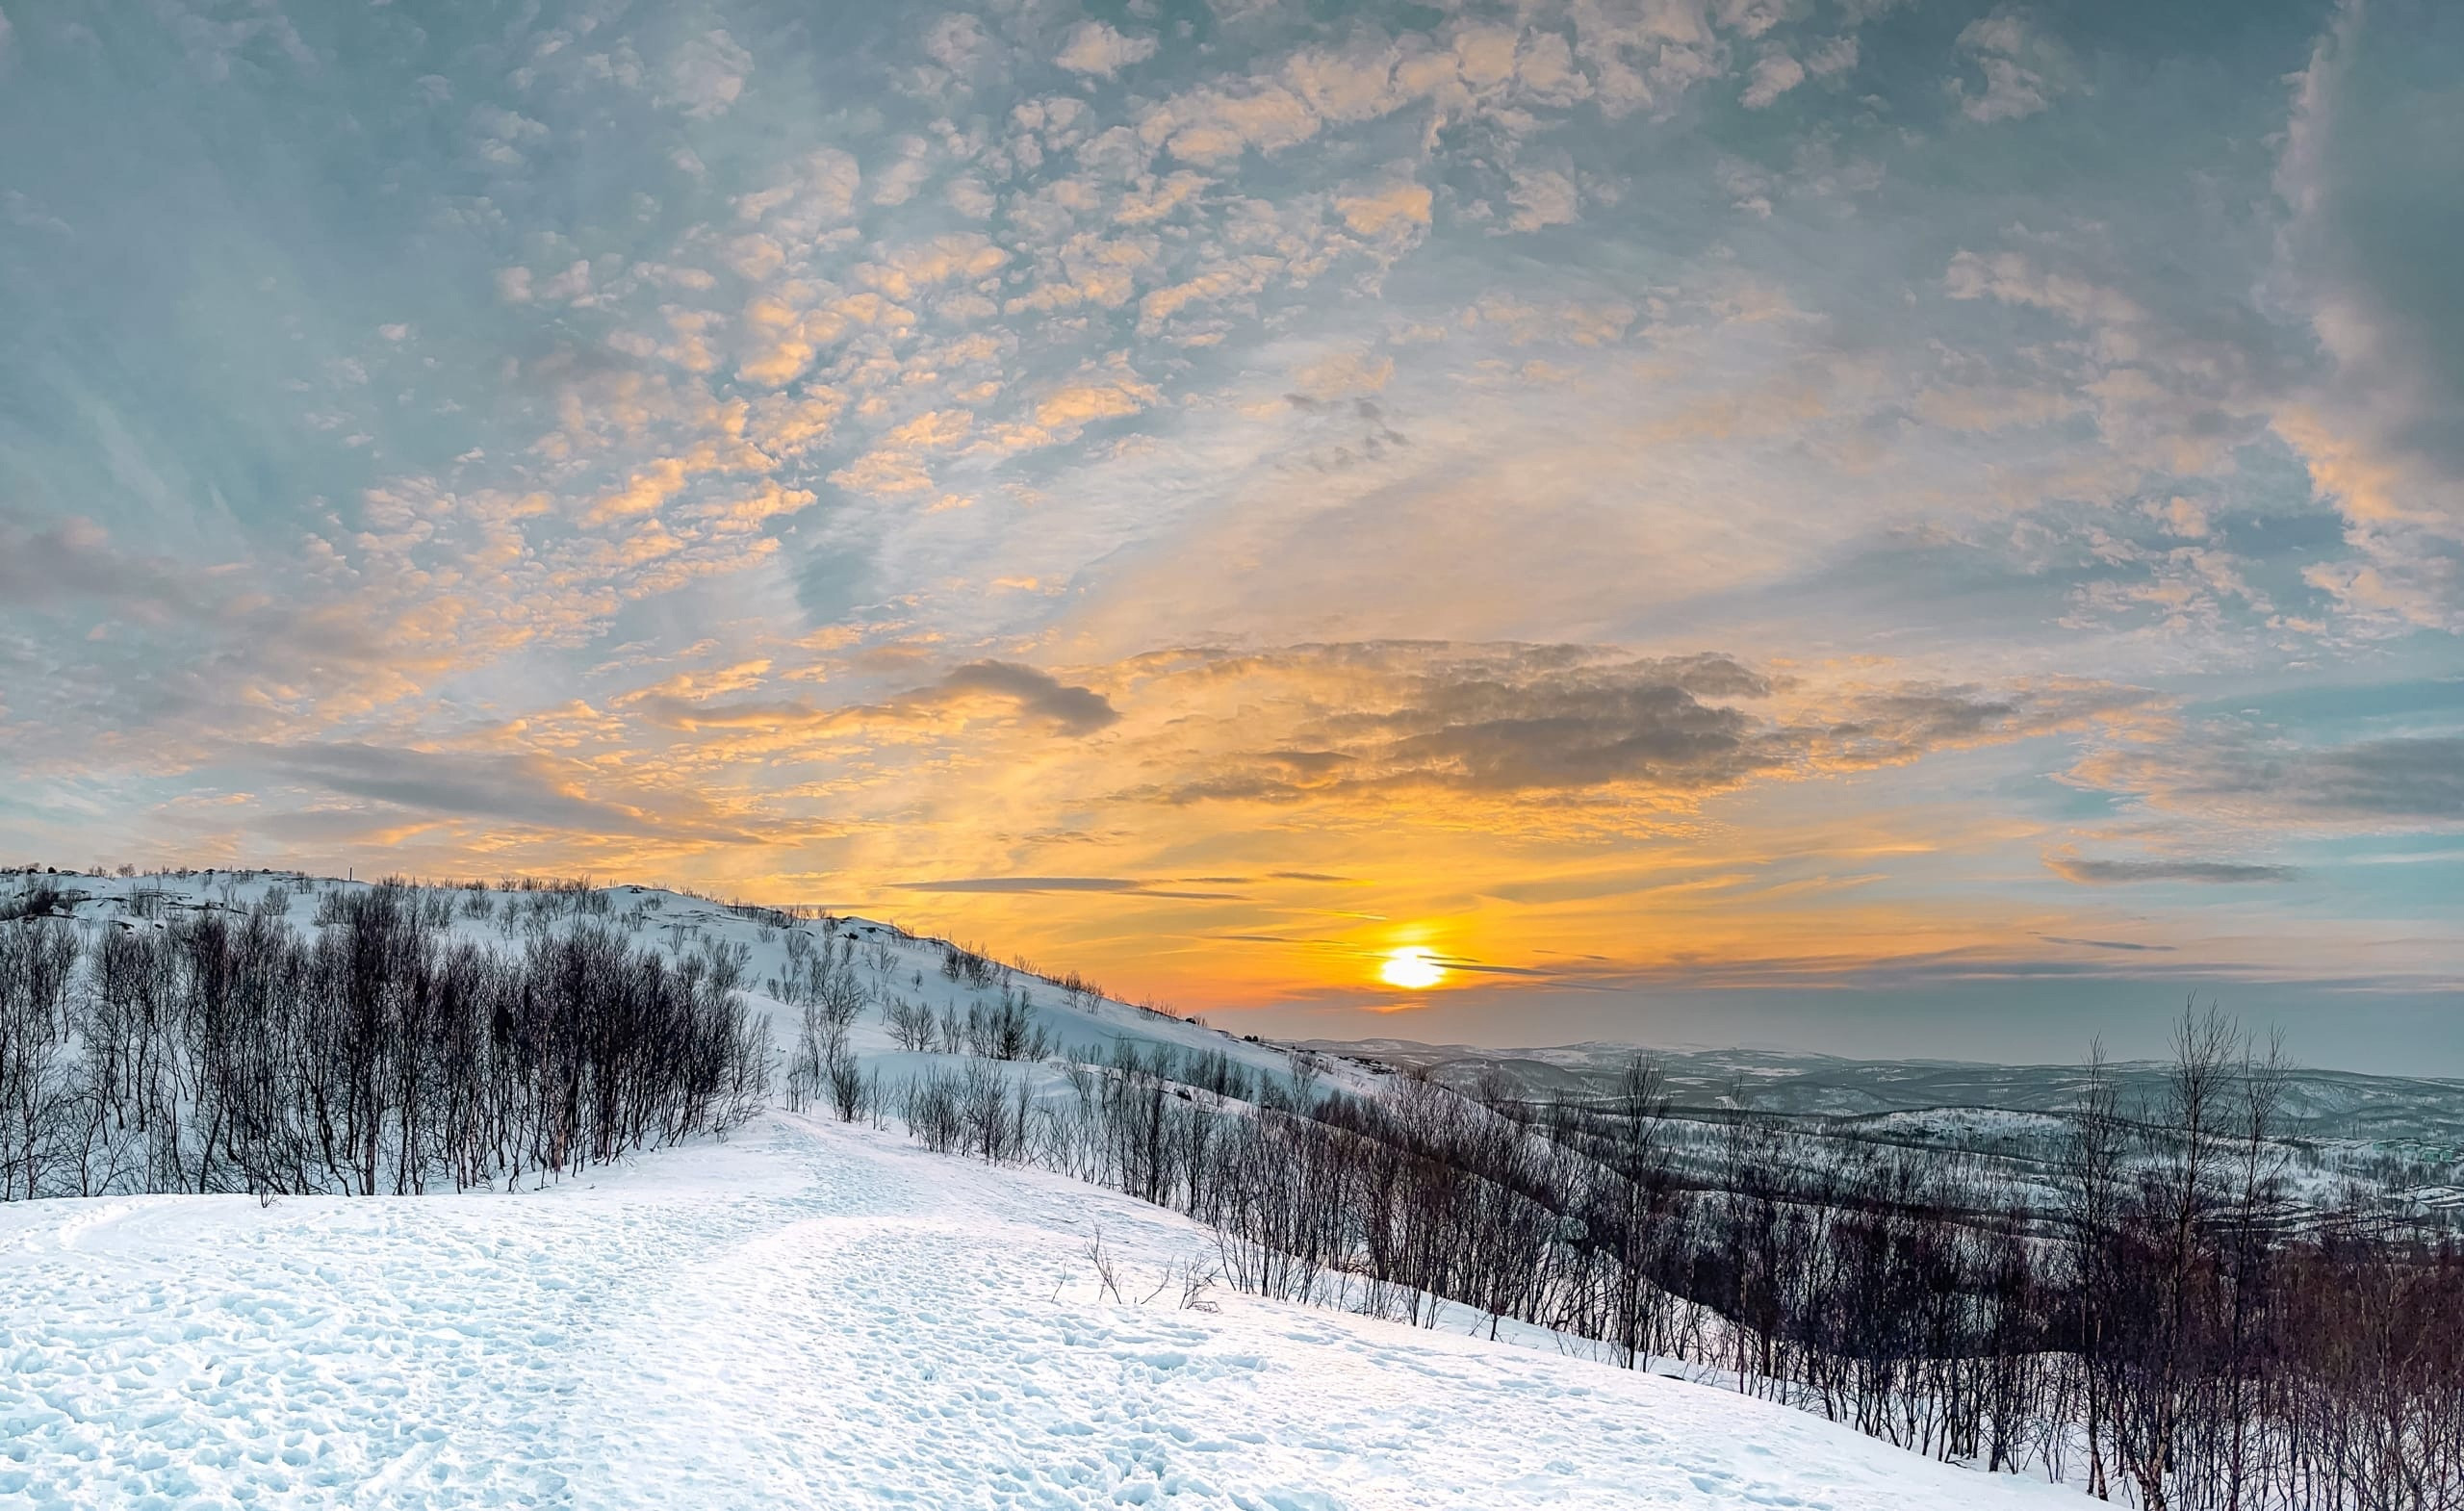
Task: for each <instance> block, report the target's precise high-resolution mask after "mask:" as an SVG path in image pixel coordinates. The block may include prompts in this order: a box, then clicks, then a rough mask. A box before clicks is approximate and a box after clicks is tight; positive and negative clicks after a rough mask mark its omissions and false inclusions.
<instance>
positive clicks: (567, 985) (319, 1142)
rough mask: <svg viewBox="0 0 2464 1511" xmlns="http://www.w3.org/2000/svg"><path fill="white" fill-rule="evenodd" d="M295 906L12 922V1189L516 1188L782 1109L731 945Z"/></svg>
mask: <svg viewBox="0 0 2464 1511" xmlns="http://www.w3.org/2000/svg"><path fill="white" fill-rule="evenodd" d="M439 898H443V899H444V902H443V906H442V907H441V908H440V907H439V906H438V903H437V900H438V899H439ZM289 901H290V894H289V893H288V892H286V891H283V890H281V889H275V890H273V891H270V892H269V893H267V894H266V896H265V897H264V898H263V899H262V900H260V901H259V902H257V903H256V904H255V905H253V906H250V907H246V908H221V907H213V908H207V909H200V910H196V911H193V912H191V913H189V914H187V915H186V916H183V917H179V918H176V919H174V920H172V921H169V922H167V923H166V924H163V925H160V926H154V925H150V924H136V925H130V926H122V925H117V924H115V925H112V926H109V927H107V928H105V929H104V930H103V931H102V932H101V933H99V934H98V935H93V936H92V937H91V938H90V940H89V939H87V938H85V937H84V936H82V935H80V934H79V933H78V932H77V929H76V927H75V926H74V925H72V924H69V923H66V922H64V921H60V920H56V919H50V918H44V917H40V916H29V917H24V918H20V919H17V920H14V921H11V922H6V923H0V1199H9V1198H25V1197H32V1196H51V1195H97V1194H104V1193H111V1192H137V1191H251V1192H257V1193H261V1194H281V1193H300V1192H311V1191H341V1192H356V1193H370V1194H372V1193H376V1192H404V1193H407V1192H415V1191H429V1190H435V1189H446V1188H449V1189H452V1190H456V1191H459V1190H467V1189H472V1188H477V1187H485V1186H492V1185H494V1186H509V1185H511V1184H513V1183H515V1182H517V1181H521V1180H525V1179H545V1178H549V1177H552V1176H554V1175H556V1174H558V1173H560V1172H565V1171H571V1170H577V1169H579V1168H581V1167H582V1166H584V1165H592V1164H603V1163H606V1162H608V1161H611V1160H614V1159H616V1158H618V1157H620V1156H622V1155H623V1154H625V1153H626V1152H628V1151H630V1150H635V1149H639V1148H642V1147H644V1146H645V1145H648V1144H651V1143H655V1142H663V1141H671V1140H677V1139H680V1138H684V1137H687V1136H690V1135H693V1134H696V1133H701V1132H706V1131H711V1130H717V1129H723V1128H725V1127H727V1126H729V1125H731V1124H732V1123H734V1122H737V1121H740V1120H741V1119H743V1118H744V1117H747V1116H749V1115H751V1114H753V1113H754V1112H755V1111H756V1110H757V1109H758V1108H759V1107H760V1106H761V1105H762V1103H763V1102H764V1100H765V1099H766V1096H767V1091H768V1088H767V1077H768V1062H769V1058H770V1050H769V1045H768V1037H767V1032H768V1031H767V1028H766V1026H765V1025H763V1024H761V1023H759V1022H758V1021H757V1020H755V1019H753V1018H751V1017H750V1016H749V1015H748V1013H747V1012H746V1009H745V1004H744V1000H743V997H742V996H741V994H740V992H739V990H738V988H739V986H741V984H742V983H741V976H742V972H743V964H744V962H743V959H742V957H741V956H740V955H736V954H732V953H730V952H726V951H721V950H717V949H711V950H706V951H704V952H702V953H699V954H695V955H691V956H687V957H686V958H684V959H682V960H680V961H678V962H676V963H675V964H672V965H671V964H670V963H668V962H667V961H665V960H663V959H662V958H661V957H660V956H659V955H658V953H657V952H655V951H653V950H640V951H636V950H635V949H633V948H632V946H631V945H630V944H629V942H628V941H627V940H626V939H625V937H624V936H623V935H621V934H619V933H618V932H617V931H616V930H614V929H612V928H609V927H606V926H603V925H600V924H597V923H594V922H590V921H587V920H582V921H578V923H577V925H576V926H575V927H574V928H572V929H571V930H570V931H568V932H564V933H561V934H553V935H551V934H546V933H540V934H536V935H532V936H531V937H530V938H529V939H528V941H527V943H526V946H525V947H524V948H523V949H521V950H520V951H518V952H501V951H498V950H494V949H490V948H488V947H486V946H483V945H478V944H475V943H471V942H467V941H464V942H450V941H449V940H448V938H447V937H446V935H445V933H444V928H445V925H446V923H448V922H449V917H450V913H449V909H450V907H451V899H450V896H449V894H440V893H423V892H421V891H419V890H417V889H414V888H410V887H406V886H399V885H380V886H375V887H371V888H362V889H354V890H348V891H344V890H337V891H333V892H328V893H326V894H324V896H323V898H322V905H321V909H320V912H319V914H318V917H317V920H316V924H315V926H314V928H313V929H312V930H307V931H303V930H301V929H299V928H297V927H295V925H294V924H292V923H291V921H290V920H289V919H288V917H286V916H285V914H286V912H287V909H288V904H289Z"/></svg>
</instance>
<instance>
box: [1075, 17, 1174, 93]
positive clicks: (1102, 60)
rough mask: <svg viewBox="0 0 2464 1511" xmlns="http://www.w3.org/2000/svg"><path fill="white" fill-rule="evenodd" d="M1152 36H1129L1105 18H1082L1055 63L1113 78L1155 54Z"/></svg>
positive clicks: (1098, 76)
mask: <svg viewBox="0 0 2464 1511" xmlns="http://www.w3.org/2000/svg"><path fill="white" fill-rule="evenodd" d="M1155 45H1156V44H1155V38H1152V37H1126V36H1123V35H1122V34H1120V33H1119V32H1116V31H1114V30H1113V29H1112V28H1111V27H1109V26H1106V25H1105V24H1104V23H1103V22H1101V21H1081V22H1079V23H1078V24H1077V25H1076V26H1075V27H1072V28H1071V29H1070V32H1069V37H1068V38H1067V39H1066V40H1065V41H1064V42H1063V43H1062V44H1061V51H1060V52H1059V53H1057V54H1055V55H1054V57H1053V60H1052V61H1053V62H1055V63H1057V64H1061V65H1062V66H1063V67H1065V68H1066V69H1068V70H1069V71H1070V72H1072V73H1087V74H1092V75H1094V76H1095V77H1097V78H1101V79H1109V78H1111V77H1112V76H1113V75H1114V74H1116V73H1118V72H1120V70H1121V69H1123V68H1125V67H1127V66H1129V65H1130V64H1134V63H1144V62H1145V61H1146V60H1147V59H1149V58H1152V57H1154V56H1155Z"/></svg>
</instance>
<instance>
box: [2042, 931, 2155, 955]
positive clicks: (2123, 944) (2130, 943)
mask: <svg viewBox="0 0 2464 1511" xmlns="http://www.w3.org/2000/svg"><path fill="white" fill-rule="evenodd" d="M2037 937H2038V938H2040V939H2042V940H2043V941H2044V942H2045V943H2047V944H2073V945H2077V946H2078V947H2079V948H2081V949H2084V950H2118V951H2121V952H2123V953H2126V954H2154V955H2170V954H2172V953H2173V952H2174V951H2175V950H2176V949H2178V948H2180V946H2178V945H2171V944H2145V943H2142V942H2140V941H2138V940H2136V939H2072V938H2066V937H2064V936H2063V935H2058V934H2040V935H2037Z"/></svg>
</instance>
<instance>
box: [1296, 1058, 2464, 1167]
mask: <svg viewBox="0 0 2464 1511" xmlns="http://www.w3.org/2000/svg"><path fill="white" fill-rule="evenodd" d="M1304 1047H1306V1048H1310V1049H1314V1050H1318V1051H1320V1052H1321V1053H1323V1054H1327V1055H1333V1056H1341V1057H1346V1058H1349V1059H1352V1060H1357V1061H1373V1062H1376V1063H1382V1064H1386V1065H1390V1066H1392V1067H1394V1068H1395V1069H1396V1070H1399V1071H1402V1070H1413V1069H1426V1070H1427V1071H1428V1072H1429V1073H1430V1074H1431V1075H1433V1076H1434V1077H1436V1078H1437V1079H1438V1080H1439V1081H1441V1082H1443V1083H1445V1084H1446V1085H1449V1086H1453V1087H1459V1088H1466V1089H1469V1088H1473V1087H1476V1086H1477V1085H1478V1084H1479V1082H1480V1080H1481V1078H1482V1077H1484V1076H1494V1077H1502V1078H1503V1079H1504V1080H1505V1082H1506V1083H1507V1084H1508V1085H1510V1086H1512V1087H1513V1088H1515V1090H1516V1092H1517V1094H1519V1095H1521V1096H1524V1097H1527V1098H1529V1099H1532V1100H1539V1101H1551V1100H1561V1099H1567V1098H1581V1097H1585V1096H1591V1095H1597V1094H1600V1093H1602V1092H1604V1091H1605V1090H1607V1089H1608V1088H1609V1087H1610V1086H1612V1085H1613V1084H1614V1083H1615V1081H1616V1078H1617V1077H1618V1075H1619V1074H1620V1073H1621V1072H1622V1071H1623V1070H1624V1069H1625V1067H1626V1065H1627V1064H1628V1063H1630V1062H1631V1061H1632V1060H1633V1058H1634V1057H1635V1056H1637V1055H1646V1056H1649V1057H1650V1058H1651V1059H1652V1060H1654V1061H1655V1062H1656V1063H1657V1064H1658V1066H1659V1068H1660V1072H1661V1074H1662V1075H1663V1076H1664V1077H1665V1078H1666V1084H1667V1090H1668V1095H1669V1097H1670V1098H1671V1100H1672V1101H1673V1102H1674V1103H1675V1104H1676V1105H1677V1106H1678V1107H1679V1108H1680V1109H1681V1110H1694V1111H1702V1112H1715V1111H1729V1110H1734V1109H1740V1108H1742V1109H1748V1110H1752V1111H1756V1112H1762V1113H1775V1114H1787V1115H1790V1116H1800V1117H1824V1118H1862V1117H1873V1116H1877V1115H1880V1114H1895V1113H1913V1112H1925V1111H1931V1110H1936V1109H1953V1108H1991V1109H1998V1110H2004V1111H2010V1112H2021V1113H2054V1114H2058V1113H2062V1112H2065V1111H2066V1110H2068V1109H2069V1108H2071V1107H2072V1106H2075V1105H2076V1104H2077V1101H2078V1098H2079V1092H2080V1087H2081V1084H2082V1073H2081V1068H2080V1067H2079V1066H2077V1065H1995V1064H1977V1063H1964V1062H1959V1061H1944V1060H1848V1059H1843V1058H1840V1057H1838V1056H1835V1055H1814V1054H1801V1053H1793V1052H1788V1051H1781V1050H1758V1049H1672V1050H1655V1049H1644V1048H1640V1047H1637V1046H1635V1045H1632V1044H1611V1043H1598V1042H1593V1043H1582V1044H1563V1045H1556V1046H1552V1047H1545V1048H1519V1049H1491V1048H1481V1047H1478V1046H1476V1045H1471V1044H1424V1043H1421V1042H1418V1041H1417V1040H1413V1039H1407V1038H1363V1039H1349V1040H1333V1039H1311V1040H1307V1041H1306V1043H1305V1045H1304ZM2114 1070H2115V1073H2116V1075H2117V1078H2118V1080H2119V1082H2120V1085H2121V1093H2122V1103H2123V1106H2124V1108H2125V1109H2128V1108H2130V1107H2131V1106H2133V1105H2134V1104H2142V1103H2152V1101H2153V1100H2154V1099H2155V1098H2157V1097H2158V1096H2160V1095H2161V1094H2162V1090H2163V1082H2164V1077H2165V1067H2164V1066H2163V1065H2162V1064H2159V1063H2155V1062H2152V1061H2130V1062H2125V1063H2120V1064H2117V1065H2116V1066H2115V1067H2114ZM2284 1129H2285V1132H2287V1133H2288V1134H2291V1135H2295V1136H2299V1137H2305V1138H2313V1139H2332V1140H2356V1141H2363V1142H2378V1141H2384V1140H2404V1141H2412V1140H2425V1141H2432V1142H2446V1143H2451V1144H2455V1145H2457V1146H2459V1147H2464V1081H2444V1080H2430V1079H2425V1078H2417V1077H2409V1076H2374V1075H2362V1074H2359V1073H2356V1072H2353V1071H2346V1070H2300V1071H2297V1072H2296V1073H2295V1075H2294V1077H2293V1079H2292V1082H2291V1085H2290V1086H2289V1087H2288V1088H2287V1099H2286V1106H2285V1108H2284Z"/></svg>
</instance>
